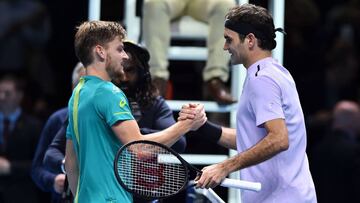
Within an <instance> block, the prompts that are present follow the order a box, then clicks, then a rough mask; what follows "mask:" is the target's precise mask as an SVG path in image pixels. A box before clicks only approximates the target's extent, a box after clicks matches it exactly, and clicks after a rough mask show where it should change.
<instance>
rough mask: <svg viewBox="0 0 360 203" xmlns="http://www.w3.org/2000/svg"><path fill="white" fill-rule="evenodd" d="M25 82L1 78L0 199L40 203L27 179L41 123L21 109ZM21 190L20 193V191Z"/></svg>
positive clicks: (10, 202) (33, 186) (1, 200)
mask: <svg viewBox="0 0 360 203" xmlns="http://www.w3.org/2000/svg"><path fill="white" fill-rule="evenodd" d="M23 88H24V84H22V81H21V80H20V79H19V78H17V77H16V76H13V75H4V76H2V77H1V78H0V202H2V203H12V202H39V197H38V192H39V191H38V190H37V188H36V186H35V185H34V183H33V182H32V181H31V178H30V169H31V160H32V158H33V155H34V152H35V148H36V143H37V140H38V136H39V134H40V130H41V122H40V121H39V120H38V119H36V118H35V117H33V116H31V115H28V114H26V113H25V112H24V111H23V110H22V108H21V101H22V99H23V95H24V91H23ZM19 191H21V193H19Z"/></svg>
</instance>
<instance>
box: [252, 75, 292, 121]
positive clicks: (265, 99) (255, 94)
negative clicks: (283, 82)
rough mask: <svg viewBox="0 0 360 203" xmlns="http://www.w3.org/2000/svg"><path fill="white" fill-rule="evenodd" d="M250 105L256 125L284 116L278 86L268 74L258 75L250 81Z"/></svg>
mask: <svg viewBox="0 0 360 203" xmlns="http://www.w3.org/2000/svg"><path fill="white" fill-rule="evenodd" d="M250 85H251V86H250V88H251V90H252V91H251V94H250V95H251V98H250V105H251V107H252V109H253V111H254V114H255V118H256V126H261V125H262V124H264V123H265V122H266V121H269V120H273V119H278V118H285V116H284V112H283V110H282V97H281V88H280V86H279V85H278V84H277V83H276V82H275V81H274V80H273V79H272V78H270V77H268V76H264V75H262V76H258V77H255V78H253V80H252V82H251V83H250Z"/></svg>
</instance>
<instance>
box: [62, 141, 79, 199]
mask: <svg viewBox="0 0 360 203" xmlns="http://www.w3.org/2000/svg"><path fill="white" fill-rule="evenodd" d="M65 169H66V174H67V177H68V182H69V187H70V190H71V192H72V194H73V195H74V196H76V192H77V186H78V179H79V168H78V160H77V157H76V154H75V150H74V145H73V142H72V140H70V139H68V140H66V150H65Z"/></svg>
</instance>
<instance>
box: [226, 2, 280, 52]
mask: <svg viewBox="0 0 360 203" xmlns="http://www.w3.org/2000/svg"><path fill="white" fill-rule="evenodd" d="M225 17H226V19H229V20H231V21H233V22H235V23H237V24H247V25H249V26H252V27H253V28H254V29H256V30H258V31H259V32H261V33H262V35H263V36H262V37H261V38H259V36H256V38H258V40H259V47H260V48H262V49H265V50H272V49H274V48H275V47H276V41H275V37H276V35H275V27H274V21H273V18H272V16H271V15H270V13H269V12H268V11H267V10H266V9H265V8H263V7H260V6H256V5H253V4H243V5H241V6H235V7H233V8H231V9H230V11H229V12H228V13H227V14H226V16H225ZM244 38H245V36H241V35H240V39H241V40H243V39H244Z"/></svg>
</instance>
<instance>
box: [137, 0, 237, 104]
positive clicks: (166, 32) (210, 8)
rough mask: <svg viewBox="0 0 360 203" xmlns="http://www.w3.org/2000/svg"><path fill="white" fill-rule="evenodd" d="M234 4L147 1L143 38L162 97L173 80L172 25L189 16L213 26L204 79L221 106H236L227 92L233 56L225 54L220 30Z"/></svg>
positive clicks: (230, 1) (201, 0)
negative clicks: (169, 49)
mask: <svg viewBox="0 0 360 203" xmlns="http://www.w3.org/2000/svg"><path fill="white" fill-rule="evenodd" d="M234 4H235V2H234V1H233V0H145V1H144V6H143V18H142V19H143V30H142V31H143V32H142V33H143V37H144V42H145V44H146V46H147V48H148V49H149V52H150V54H151V59H150V72H151V75H152V76H153V80H154V84H155V85H156V87H157V88H158V89H159V92H160V94H161V95H162V96H164V95H165V93H166V91H167V80H168V79H169V71H168V64H169V63H168V59H167V52H168V47H169V45H170V37H171V36H170V35H171V31H170V22H171V21H172V20H174V19H178V18H180V17H181V16H184V15H189V16H191V17H193V18H195V19H196V20H199V21H202V22H205V23H207V24H208V25H209V35H208V38H207V47H208V54H209V56H208V59H207V62H206V66H205V68H204V70H203V79H204V81H205V83H206V85H207V88H208V90H209V93H210V94H211V96H212V97H213V99H214V100H215V101H217V102H219V103H225V104H229V103H233V102H234V99H233V98H232V96H231V95H230V93H229V92H228V90H227V89H226V88H225V85H224V83H225V82H226V81H227V80H228V78H229V67H228V66H229V64H228V63H229V56H228V55H227V54H226V53H225V52H224V51H223V50H222V47H223V44H224V39H223V32H222V30H220V29H219V27H222V26H223V22H224V16H225V14H226V12H227V11H228V9H230V8H231V7H232V6H233V5H234Z"/></svg>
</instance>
